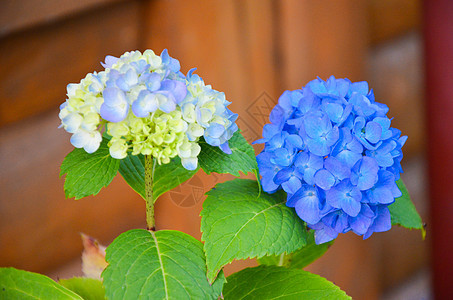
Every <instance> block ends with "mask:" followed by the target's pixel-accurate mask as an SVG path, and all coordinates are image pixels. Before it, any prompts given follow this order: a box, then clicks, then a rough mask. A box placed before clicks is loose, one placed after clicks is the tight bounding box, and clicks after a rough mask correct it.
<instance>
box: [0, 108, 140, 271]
mask: <svg viewBox="0 0 453 300" xmlns="http://www.w3.org/2000/svg"><path fill="white" fill-rule="evenodd" d="M57 114H58V109H53V110H52V111H50V112H49V113H47V114H44V115H43V116H40V117H39V118H31V119H29V120H27V121H23V122H21V123H18V124H14V125H9V126H5V127H3V128H2V130H1V131H0V140H1V141H2V142H1V143H0V159H1V161H0V164H1V166H2V167H1V168H0V185H1V189H0V266H2V267H6V266H13V267H16V268H21V269H25V270H30V271H35V272H47V271H49V270H52V269H54V268H56V267H57V266H60V265H62V264H64V263H66V262H68V261H71V260H73V259H74V258H76V257H80V255H81V250H82V243H81V240H80V235H79V233H80V232H84V233H87V234H89V235H91V236H93V237H96V238H98V239H99V240H100V241H101V242H102V243H105V244H107V243H110V242H111V241H112V240H113V238H115V237H116V236H117V235H119V234H120V233H122V232H124V231H126V230H128V229H132V228H134V227H138V228H144V226H145V222H144V220H145V214H144V209H145V205H144V201H143V200H142V199H141V198H140V196H138V195H137V194H135V192H134V191H132V189H131V188H129V187H128V186H127V184H126V183H125V182H124V181H123V180H122V179H121V178H120V176H118V177H117V178H116V179H114V180H113V182H112V183H111V184H110V185H109V186H108V188H104V189H103V190H101V192H100V193H99V194H98V195H97V196H95V197H87V198H84V199H81V200H78V201H75V200H74V199H65V196H64V191H63V183H64V180H63V178H59V176H58V175H59V169H60V164H61V162H62V161H63V158H64V156H65V155H66V154H67V153H68V152H69V151H71V150H72V148H73V147H72V146H71V145H70V144H69V138H70V135H69V134H68V133H66V132H65V131H64V130H63V129H58V128H57V126H58V123H59V120H58V117H57Z"/></svg>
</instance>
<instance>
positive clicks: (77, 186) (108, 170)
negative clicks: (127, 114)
mask: <svg viewBox="0 0 453 300" xmlns="http://www.w3.org/2000/svg"><path fill="white" fill-rule="evenodd" d="M107 143H108V141H107V140H106V139H103V140H102V142H101V145H100V146H99V149H98V150H97V151H96V152H94V153H92V154H89V153H87V152H85V150H83V149H78V148H76V149H74V150H73V151H72V152H71V153H69V154H68V155H67V156H66V157H65V159H64V161H63V163H62V164H61V172H60V176H62V175H63V174H66V179H65V182H64V191H65V194H66V197H67V198H72V197H75V199H76V200H77V199H80V198H83V197H86V196H90V195H96V194H97V193H99V191H100V190H101V188H103V187H105V186H107V185H109V184H110V182H112V180H113V178H114V177H115V175H116V174H117V171H118V168H119V165H120V161H119V160H118V159H114V158H113V157H111V156H110V154H109V148H108V146H107Z"/></svg>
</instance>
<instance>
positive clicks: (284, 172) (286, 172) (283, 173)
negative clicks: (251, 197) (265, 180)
mask: <svg viewBox="0 0 453 300" xmlns="http://www.w3.org/2000/svg"><path fill="white" fill-rule="evenodd" d="M293 172H294V170H293V168H284V169H281V170H280V171H278V173H277V174H275V177H274V182H275V184H278V185H280V184H282V183H283V182H286V181H288V180H289V179H290V178H291V176H292V175H293Z"/></svg>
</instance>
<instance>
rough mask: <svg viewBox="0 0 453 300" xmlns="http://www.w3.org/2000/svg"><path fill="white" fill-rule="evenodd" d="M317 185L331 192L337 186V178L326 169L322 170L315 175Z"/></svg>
mask: <svg viewBox="0 0 453 300" xmlns="http://www.w3.org/2000/svg"><path fill="white" fill-rule="evenodd" d="M315 183H316V185H317V186H319V187H320V188H322V189H323V190H329V189H330V188H331V187H332V186H333V185H334V184H335V177H334V176H333V175H332V174H331V173H330V172H329V171H327V170H326V169H321V170H319V171H318V172H316V174H315Z"/></svg>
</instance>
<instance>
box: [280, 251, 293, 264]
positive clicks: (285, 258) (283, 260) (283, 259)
mask: <svg viewBox="0 0 453 300" xmlns="http://www.w3.org/2000/svg"><path fill="white" fill-rule="evenodd" d="M291 257H292V255H291V254H285V253H282V254H280V257H279V260H278V264H277V266H281V267H288V266H289V264H290V263H291Z"/></svg>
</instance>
